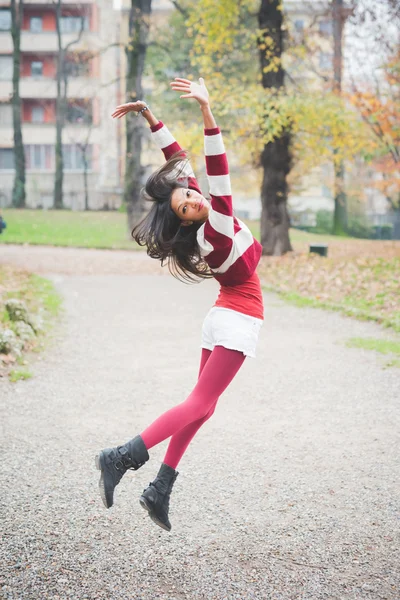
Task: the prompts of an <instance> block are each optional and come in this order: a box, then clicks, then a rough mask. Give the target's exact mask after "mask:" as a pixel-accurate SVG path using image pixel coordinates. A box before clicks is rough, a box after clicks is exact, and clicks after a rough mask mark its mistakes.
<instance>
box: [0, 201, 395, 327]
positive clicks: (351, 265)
mask: <svg viewBox="0 0 400 600" xmlns="http://www.w3.org/2000/svg"><path fill="white" fill-rule="evenodd" d="M3 216H4V218H5V220H6V222H7V229H6V230H5V231H4V232H3V234H2V235H1V236H0V244H1V243H14V244H24V243H27V244H44V245H53V246H79V247H83V248H110V249H125V250H126V249H130V250H137V249H138V247H137V246H136V244H135V243H134V242H133V241H131V240H130V239H129V235H128V233H127V217H126V214H124V213H116V212H72V211H43V210H13V209H7V210H3ZM248 225H249V227H250V229H251V230H252V232H253V235H254V236H255V237H256V238H258V239H259V223H258V222H255V221H253V222H248ZM290 238H291V242H292V246H293V250H294V252H291V253H289V254H287V255H285V256H283V257H263V258H262V260H261V264H260V267H259V273H260V276H261V278H262V281H263V284H264V286H265V287H266V288H267V289H271V290H273V291H276V292H278V293H280V294H282V295H283V296H284V297H285V298H286V299H287V300H289V301H291V302H295V303H297V304H298V305H302V306H304V305H307V306H317V307H322V308H329V309H333V310H339V311H341V312H343V313H345V314H348V315H351V316H355V317H357V318H361V319H371V320H375V321H377V322H379V323H382V324H384V325H386V326H389V327H392V328H393V329H395V330H396V331H399V332H400V284H399V282H400V241H375V240H360V239H354V238H346V237H336V236H331V235H317V234H313V233H308V232H304V231H299V230H296V229H292V230H291V232H290ZM310 243H326V244H328V258H323V257H320V256H318V255H316V254H312V255H310V254H309V244H310Z"/></svg>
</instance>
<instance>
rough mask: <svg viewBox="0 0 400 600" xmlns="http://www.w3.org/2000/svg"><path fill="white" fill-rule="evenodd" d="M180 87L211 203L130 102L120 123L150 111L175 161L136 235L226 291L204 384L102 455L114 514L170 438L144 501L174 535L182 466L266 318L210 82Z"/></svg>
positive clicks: (161, 172) (205, 335)
mask: <svg viewBox="0 0 400 600" xmlns="http://www.w3.org/2000/svg"><path fill="white" fill-rule="evenodd" d="M171 87H172V89H173V90H175V91H177V92H180V93H181V94H182V95H181V96H180V97H181V98H184V99H194V100H196V101H197V102H198V104H199V106H200V109H201V113H202V116H203V122H204V147H205V159H206V168H207V176H208V181H209V188H210V197H211V201H210V202H209V201H208V200H207V199H206V198H205V197H204V196H203V194H202V193H201V190H200V188H199V186H198V183H197V181H196V179H195V177H194V174H193V171H192V170H191V167H190V165H189V163H188V161H187V159H186V153H185V152H184V151H183V150H182V149H181V148H180V146H179V145H178V143H177V142H176V141H175V139H174V138H173V137H172V135H171V133H170V132H169V131H168V129H167V128H166V126H165V125H164V124H163V123H162V122H161V121H158V120H157V119H156V117H155V116H154V115H153V114H152V112H151V111H150V109H149V107H148V106H147V105H146V104H145V103H144V102H132V103H128V104H123V105H121V106H119V107H117V109H116V110H115V112H114V113H113V117H116V118H121V117H122V116H124V115H126V114H127V113H128V112H130V111H134V112H136V113H137V115H138V116H139V115H142V116H143V117H144V118H145V119H146V120H147V121H148V123H149V125H150V127H151V131H152V137H153V139H154V141H155V142H156V144H158V145H159V147H160V148H161V149H162V151H163V152H164V155H165V158H166V159H167V162H166V164H165V165H164V166H163V167H161V168H160V169H158V170H157V171H156V172H155V173H153V175H151V176H150V178H149V179H148V181H147V183H146V186H145V189H144V195H145V198H146V199H147V200H149V201H151V202H152V203H153V204H152V207H151V209H150V211H149V213H148V215H147V216H146V217H145V218H144V220H143V221H142V222H141V223H140V224H139V225H138V226H137V227H136V228H135V229H134V230H133V232H132V235H133V238H134V239H135V240H136V241H137V242H138V243H139V244H140V245H142V246H145V247H146V248H147V253H148V254H149V256H151V257H152V258H156V259H158V260H161V262H162V263H163V262H165V261H166V262H167V264H168V266H169V268H170V270H171V272H172V273H173V274H174V275H175V276H177V277H179V278H181V279H186V280H191V281H192V280H198V278H207V277H214V278H215V279H216V280H217V281H218V282H219V283H220V284H221V289H220V293H219V296H218V299H217V301H216V303H215V305H214V307H213V308H212V309H211V310H210V311H209V313H208V315H207V317H206V319H205V321H204V324H203V331H202V354H201V360H200V370H199V378H198V381H197V384H196V386H195V387H194V389H193V391H192V393H191V394H190V395H189V397H188V398H187V399H186V400H185V401H184V402H182V403H181V404H178V405H177V406H174V407H173V408H171V409H170V410H168V411H167V412H165V413H164V414H162V415H161V416H160V417H159V418H158V419H156V421H154V422H153V423H152V424H151V425H150V426H149V427H147V429H145V430H144V431H143V432H142V433H141V434H140V435H137V436H136V437H135V438H133V439H132V440H130V441H129V442H127V443H126V444H124V445H122V446H118V447H117V448H109V449H105V450H102V451H101V452H100V453H99V455H98V456H97V457H96V466H97V468H98V469H99V470H100V471H101V477H100V483H99V485H100V493H101V496H102V499H103V502H104V504H105V506H106V507H107V508H109V507H110V506H112V504H113V494H114V489H115V487H116V485H117V484H118V483H119V482H120V480H121V478H122V476H123V475H124V474H125V473H126V471H127V470H128V469H133V470H137V469H139V468H140V467H141V466H142V465H143V464H144V463H145V462H146V461H147V460H148V459H149V454H148V450H150V448H153V446H155V445H157V444H159V443H160V442H162V441H163V440H165V439H167V438H169V437H170V438H171V440H170V443H169V446H168V449H167V453H166V455H165V458H164V462H163V463H162V465H161V468H160V470H159V473H158V475H157V477H156V478H155V480H154V481H153V482H152V483H150V484H149V487H148V488H147V489H145V490H144V492H143V494H142V496H141V498H140V504H141V506H142V507H143V508H144V509H145V510H147V511H148V513H149V515H150V517H151V518H152V519H153V521H154V522H155V523H157V525H159V526H160V527H162V528H163V529H165V530H167V531H170V530H171V524H170V521H169V518H168V512H169V500H170V494H171V490H172V486H173V484H174V482H175V480H176V477H177V475H178V472H177V471H176V468H177V466H178V463H179V461H180V459H181V458H182V456H183V454H184V452H185V450H186V448H187V447H188V445H189V443H190V441H191V440H192V439H193V437H194V435H195V434H196V433H197V431H198V430H199V428H200V427H201V426H202V425H203V423H205V422H206V421H207V420H208V419H209V418H210V417H211V416H212V414H213V413H214V410H215V407H216V404H217V401H218V398H219V397H220V395H221V394H222V393H223V392H224V390H225V389H226V388H227V387H228V385H229V383H230V382H231V381H232V379H233V378H234V376H235V375H236V373H237V372H238V370H239V369H240V367H241V366H242V364H243V362H244V360H245V357H246V356H252V357H254V356H255V347H256V343H257V338H258V333H259V330H260V327H261V324H262V320H263V299H262V293H261V286H260V280H259V278H258V276H257V273H256V267H257V264H258V262H259V259H260V255H261V245H260V244H259V243H258V242H257V241H256V240H255V239H254V238H253V236H252V234H251V232H250V230H249V229H248V228H247V227H246V225H245V224H244V223H242V222H241V221H240V220H239V219H237V218H236V217H234V216H233V209H232V196H231V187H230V178H229V170H228V162H227V158H226V154H225V149H224V144H223V141H222V136H221V132H220V129H219V128H218V127H217V124H216V122H215V120H214V117H213V115H212V112H211V108H210V101H209V94H208V91H207V88H206V86H205V84H204V80H203V79H199V83H194V82H191V81H189V80H187V79H181V78H176V79H175V81H173V82H172V83H171Z"/></svg>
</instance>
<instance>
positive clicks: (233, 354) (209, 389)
mask: <svg viewBox="0 0 400 600" xmlns="http://www.w3.org/2000/svg"><path fill="white" fill-rule="evenodd" d="M244 359H245V356H244V354H243V353H242V352H238V351H237V350H228V349H227V348H223V347H222V346H216V347H215V348H214V350H213V351H212V353H211V356H210V357H209V358H208V360H207V361H206V363H205V365H204V368H203V370H202V372H201V375H200V377H199V380H198V382H197V384H196V386H195V388H194V390H193V391H192V393H191V394H190V396H189V397H188V398H187V399H186V400H185V401H184V402H182V403H181V404H178V405H177V406H174V407H173V408H171V409H170V410H168V411H167V412H165V413H164V414H162V415H161V416H160V417H159V418H158V419H156V420H155V421H154V422H153V423H152V424H151V425H150V426H149V427H148V428H147V429H145V430H144V431H143V433H141V434H140V436H141V438H142V440H143V442H144V444H145V446H146V448H147V450H149V449H150V448H152V447H153V446H156V445H157V444H159V443H160V442H162V441H163V440H165V439H167V438H169V437H170V436H172V435H174V434H176V433H178V431H180V430H181V429H183V428H184V427H186V426H187V425H189V424H190V423H193V422H194V421H198V420H199V419H203V418H204V417H206V416H207V413H208V412H209V411H210V410H211V408H212V407H214V405H215V403H216V401H217V400H218V398H219V397H220V396H221V394H222V393H223V391H224V390H225V389H226V388H227V387H228V385H229V384H230V382H231V381H232V379H233V378H234V376H235V375H236V373H237V372H238V370H239V369H240V367H241V366H242V364H243V362H244Z"/></svg>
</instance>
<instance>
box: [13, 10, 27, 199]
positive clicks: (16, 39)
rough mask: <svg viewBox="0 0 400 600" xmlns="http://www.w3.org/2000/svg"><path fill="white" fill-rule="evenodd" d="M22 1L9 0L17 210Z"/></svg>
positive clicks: (21, 162)
mask: <svg viewBox="0 0 400 600" xmlns="http://www.w3.org/2000/svg"><path fill="white" fill-rule="evenodd" d="M23 9H24V4H23V0H11V36H12V40H13V47H14V52H13V94H12V100H11V103H12V111H13V127H14V161H15V176H14V185H13V190H12V203H13V206H15V207H17V208H25V153H24V145H23V142H22V126H21V112H22V111H21V98H20V95H19V80H20V69H21V24H22V16H23Z"/></svg>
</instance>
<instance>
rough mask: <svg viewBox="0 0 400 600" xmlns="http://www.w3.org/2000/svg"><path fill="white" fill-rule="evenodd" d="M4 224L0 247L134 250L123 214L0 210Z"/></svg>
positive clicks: (135, 247)
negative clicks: (23, 246) (6, 245)
mask: <svg viewBox="0 0 400 600" xmlns="http://www.w3.org/2000/svg"><path fill="white" fill-rule="evenodd" d="M2 215H3V217H4V220H5V221H6V223H7V229H5V230H4V231H3V233H2V235H0V243H8V244H35V245H38V244H39V245H45V246H48V245H50V246H76V247H81V248H115V249H125V250H127V249H130V250H134V249H137V248H138V246H137V245H136V244H135V243H134V242H133V240H130V239H129V236H128V232H127V217H126V214H123V213H117V212H113V211H110V212H73V211H69V210H68V211H67V210H60V211H57V210H48V211H47V210H15V209H6V210H2Z"/></svg>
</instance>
